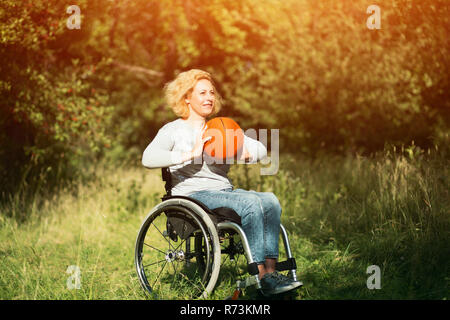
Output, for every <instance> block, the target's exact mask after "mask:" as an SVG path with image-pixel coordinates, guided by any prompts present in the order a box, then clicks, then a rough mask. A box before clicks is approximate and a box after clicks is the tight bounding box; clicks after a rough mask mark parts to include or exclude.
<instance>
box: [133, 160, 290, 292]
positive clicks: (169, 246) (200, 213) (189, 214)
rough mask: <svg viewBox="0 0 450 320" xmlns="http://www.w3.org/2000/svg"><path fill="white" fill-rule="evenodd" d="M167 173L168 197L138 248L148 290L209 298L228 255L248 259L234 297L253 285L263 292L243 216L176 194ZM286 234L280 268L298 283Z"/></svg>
mask: <svg viewBox="0 0 450 320" xmlns="http://www.w3.org/2000/svg"><path fill="white" fill-rule="evenodd" d="M161 170H162V178H163V181H164V182H165V189H166V194H165V195H164V196H163V197H162V198H161V200H162V202H161V203H159V204H158V205H157V206H156V207H154V208H153V209H152V210H151V211H150V213H149V214H148V215H147V217H146V218H145V219H144V221H143V223H142V225H141V227H140V230H139V232H138V235H137V238H136V244H135V267H136V272H137V275H138V278H139V282H140V285H141V286H142V288H143V289H144V290H145V292H146V293H148V294H149V295H150V296H151V297H152V298H154V299H164V300H171V299H205V298H208V297H210V296H211V294H212V292H213V290H214V288H215V286H216V284H217V282H218V278H219V273H220V269H221V261H222V256H225V258H224V259H223V261H225V260H228V261H236V257H241V256H244V257H245V258H246V265H245V268H244V273H245V274H247V272H248V274H249V275H248V277H246V278H240V279H238V280H237V281H236V287H235V291H234V294H233V295H232V296H230V297H229V298H231V299H237V298H238V297H239V296H240V294H241V292H242V290H243V289H246V288H248V287H250V286H256V289H257V290H261V284H260V280H259V277H258V273H259V272H258V266H257V263H256V262H255V261H253V258H252V254H251V250H250V246H249V243H248V240H247V237H246V235H245V233H244V230H243V229H242V226H241V219H240V217H239V215H238V214H237V213H236V212H235V211H234V210H232V209H230V208H226V207H220V208H216V209H213V210H210V209H209V208H207V207H206V206H205V205H204V204H203V203H201V202H199V201H197V200H196V199H193V198H189V197H186V196H172V194H171V173H170V170H169V168H162V169H161ZM280 235H281V237H282V240H283V244H284V249H285V256H286V260H285V261H278V262H277V264H276V270H277V271H279V272H282V271H286V272H287V276H290V277H291V278H292V279H293V280H297V276H296V270H297V266H296V262H295V258H294V257H293V256H292V253H291V249H290V245H289V239H288V236H287V232H286V229H285V228H284V227H283V225H280ZM245 269H246V270H245Z"/></svg>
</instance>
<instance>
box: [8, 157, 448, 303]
mask: <svg viewBox="0 0 450 320" xmlns="http://www.w3.org/2000/svg"><path fill="white" fill-rule="evenodd" d="M294 159H295V161H294ZM448 164H449V163H448V160H446V159H442V158H439V157H435V156H428V155H427V154H424V153H423V152H422V153H420V152H419V153H414V152H410V153H409V155H408V153H407V152H405V153H404V155H394V154H392V153H389V152H387V151H386V152H385V153H384V154H382V155H379V156H376V157H374V158H365V157H361V156H359V157H353V156H351V157H350V156H349V157H342V156H341V157H332V156H322V157H318V158H317V159H315V160H311V159H306V158H301V157H300V158H294V157H288V156H284V157H283V158H282V159H281V164H280V170H279V172H278V174H277V175H276V176H260V175H259V165H239V166H237V165H235V166H233V167H232V169H231V171H230V177H231V179H232V180H233V183H234V184H235V186H236V187H241V188H245V189H253V190H257V191H271V192H274V193H275V194H276V195H277V196H278V198H279V200H280V202H281V204H282V207H283V216H282V223H283V224H284V225H285V227H286V228H287V230H288V232H289V237H290V241H291V247H292V250H293V252H294V256H295V257H296V259H297V265H298V270H297V274H298V277H299V279H300V280H302V281H303V283H304V287H303V288H302V289H300V290H299V291H298V292H297V295H296V296H295V298H296V299H447V298H448V297H449V282H450V274H449V265H450V263H449V262H450V261H449V257H450V246H449V245H448V244H449V231H450V228H449V226H450V214H449V213H450V201H449V199H450V195H449V190H450V173H449V170H450V169H449V165H448ZM163 190H164V186H163V183H162V181H161V178H160V171H159V170H146V169H144V168H132V167H120V168H117V167H114V168H111V169H107V168H106V167H105V168H103V169H98V170H97V172H96V177H95V178H94V179H92V181H91V182H88V183H85V184H82V183H81V182H80V183H79V184H78V185H76V187H75V188H72V189H67V190H60V194H59V195H55V196H53V197H49V196H46V197H45V198H42V196H40V195H39V194H36V195H34V197H32V198H31V200H30V198H25V197H22V195H21V194H16V195H15V196H14V197H12V198H11V199H10V201H8V202H7V203H2V204H1V207H0V209H1V214H0V260H1V262H0V264H1V268H0V299H146V295H145V294H144V292H143V290H142V289H141V288H140V285H139V283H138V279H137V275H136V272H135V269H134V244H135V239H136V236H137V232H138V230H139V227H140V225H141V223H142V220H143V219H144V217H145V216H146V214H147V213H148V212H149V210H150V209H151V208H153V207H154V206H155V205H156V204H157V203H159V202H160V197H161V196H162V194H163ZM25 201H26V202H27V203H26V205H25V204H24V202H25ZM23 217H26V219H23ZM72 265H75V266H78V268H79V270H80V271H81V274H80V280H81V287H80V289H69V288H68V282H69V284H70V283H73V282H71V279H72V278H71V277H73V275H72V274H70V273H67V270H68V267H69V266H72ZM371 265H377V266H379V268H380V270H381V277H380V283H381V289H372V290H370V289H368V287H367V279H368V277H369V276H370V275H371V274H367V273H366V271H367V268H368V267H369V266H371ZM224 270H225V269H224ZM226 273H227V272H225V271H224V275H223V276H222V275H221V282H220V285H219V287H218V289H217V290H216V292H215V294H214V295H213V296H212V297H211V298H212V299H222V298H224V297H225V296H227V295H231V294H232V291H233V287H232V283H231V282H230V281H228V280H227V279H228V276H227V274H226ZM176 294H177V293H176V292H174V293H173V295H174V296H176ZM252 297H253V296H252V294H251V292H249V293H248V294H244V296H243V298H244V299H246V298H247V299H252Z"/></svg>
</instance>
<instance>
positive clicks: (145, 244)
mask: <svg viewBox="0 0 450 320" xmlns="http://www.w3.org/2000/svg"><path fill="white" fill-rule="evenodd" d="M144 244H145V245H146V246H147V247H150V248H152V249H155V250H156V251H159V252H161V253H162V254H166V253H165V252H164V251H162V250H159V249H158V248H155V247H154V246H151V245H149V244H147V243H145V242H144Z"/></svg>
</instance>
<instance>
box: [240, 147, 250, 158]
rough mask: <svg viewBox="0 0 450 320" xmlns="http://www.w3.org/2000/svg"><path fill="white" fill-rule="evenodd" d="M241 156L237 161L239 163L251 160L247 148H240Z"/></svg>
mask: <svg viewBox="0 0 450 320" xmlns="http://www.w3.org/2000/svg"><path fill="white" fill-rule="evenodd" d="M242 148H243V150H242V154H241V158H240V159H239V160H241V161H250V160H251V159H252V155H251V154H250V153H249V152H248V150H247V148H246V147H245V146H242Z"/></svg>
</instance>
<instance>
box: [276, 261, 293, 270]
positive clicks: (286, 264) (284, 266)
mask: <svg viewBox="0 0 450 320" xmlns="http://www.w3.org/2000/svg"><path fill="white" fill-rule="evenodd" d="M275 269H276V270H277V271H285V270H297V263H296V262H295V258H288V259H287V260H285V261H278V262H277V264H276V266H275Z"/></svg>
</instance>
